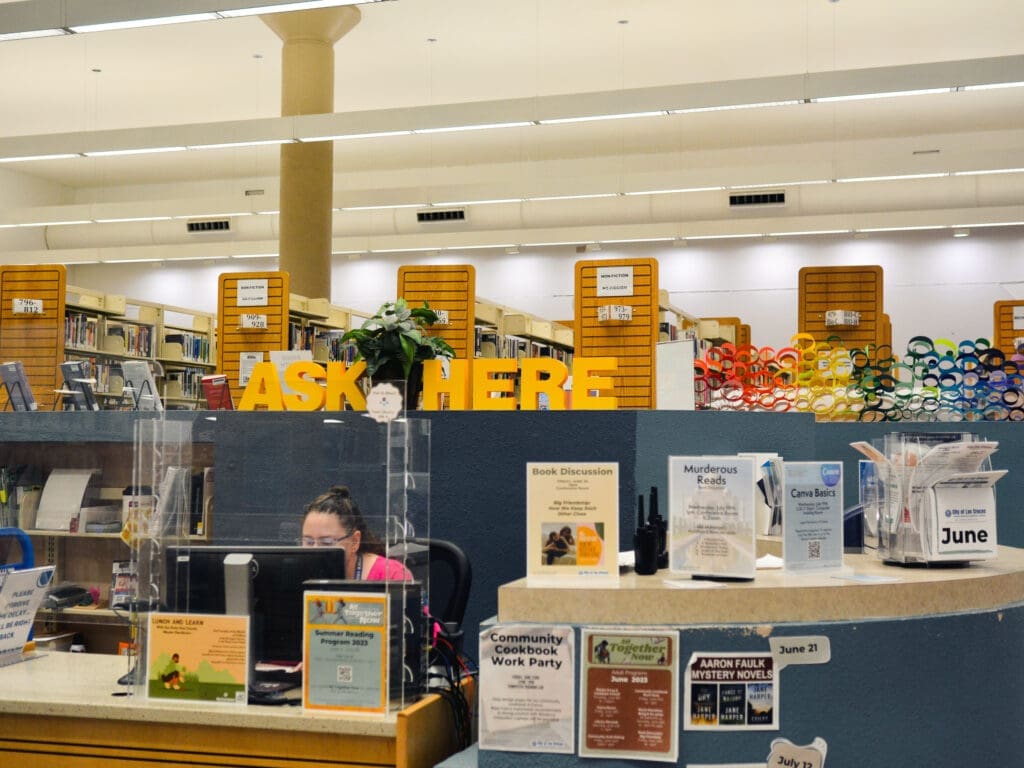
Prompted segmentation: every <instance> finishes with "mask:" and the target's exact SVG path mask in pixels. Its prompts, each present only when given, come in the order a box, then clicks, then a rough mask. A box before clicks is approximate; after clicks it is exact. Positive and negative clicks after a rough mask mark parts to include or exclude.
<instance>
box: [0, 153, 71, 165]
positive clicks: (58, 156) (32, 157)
mask: <svg viewBox="0 0 1024 768" xmlns="http://www.w3.org/2000/svg"><path fill="white" fill-rule="evenodd" d="M81 156H82V155H81V154H79V153H78V152H63V153H60V154H56V155H26V156H24V157H0V163H25V162H28V161H30V160H68V159H70V158H72V157H81Z"/></svg>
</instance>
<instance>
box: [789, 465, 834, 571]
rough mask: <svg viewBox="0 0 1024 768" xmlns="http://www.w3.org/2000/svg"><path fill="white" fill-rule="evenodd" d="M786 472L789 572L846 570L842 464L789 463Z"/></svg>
mask: <svg viewBox="0 0 1024 768" xmlns="http://www.w3.org/2000/svg"><path fill="white" fill-rule="evenodd" d="M782 469H783V472H782V474H783V513H782V560H783V564H784V567H785V569H786V570H787V571H798V572H803V571H825V570H838V569H839V568H842V566H843V465H842V463H841V462H837V461H787V462H784V463H783V465H782Z"/></svg>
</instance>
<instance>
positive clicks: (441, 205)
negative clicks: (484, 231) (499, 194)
mask: <svg viewBox="0 0 1024 768" xmlns="http://www.w3.org/2000/svg"><path fill="white" fill-rule="evenodd" d="M521 202H523V198H521V197H507V198H503V199H500V200H456V201H454V202H447V203H431V206H432V207H434V208H448V207H450V206H455V205H497V204H499V203H521Z"/></svg>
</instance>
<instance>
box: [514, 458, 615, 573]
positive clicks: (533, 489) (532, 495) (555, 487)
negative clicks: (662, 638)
mask: <svg viewBox="0 0 1024 768" xmlns="http://www.w3.org/2000/svg"><path fill="white" fill-rule="evenodd" d="M526 520H527V522H526V532H527V539H528V540H527V545H526V554H527V567H526V574H527V578H529V579H530V580H533V581H538V580H539V581H552V580H562V579H564V578H576V579H579V580H581V581H583V580H586V581H591V580H592V581H595V582H598V581H599V582H600V583H602V584H607V583H608V582H617V581H618V578H619V567H618V549H619V465H618V464H617V463H614V462H609V463H600V462H578V463H565V464H563V463H558V462H552V463H540V462H529V463H527V465H526Z"/></svg>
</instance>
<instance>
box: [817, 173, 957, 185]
mask: <svg viewBox="0 0 1024 768" xmlns="http://www.w3.org/2000/svg"><path fill="white" fill-rule="evenodd" d="M940 176H949V173H946V172H943V173H907V174H903V175H900V176H856V177H851V178H845V179H836V181H837V182H839V183H840V184H849V183H851V182H855V181H902V180H904V179H937V178H939V177H940Z"/></svg>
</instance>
